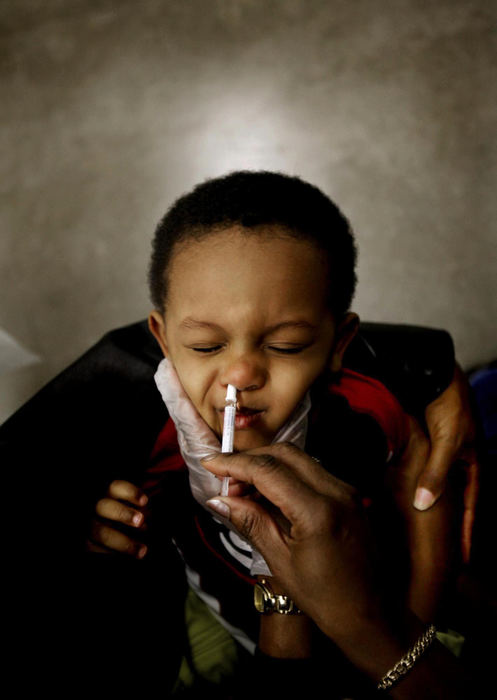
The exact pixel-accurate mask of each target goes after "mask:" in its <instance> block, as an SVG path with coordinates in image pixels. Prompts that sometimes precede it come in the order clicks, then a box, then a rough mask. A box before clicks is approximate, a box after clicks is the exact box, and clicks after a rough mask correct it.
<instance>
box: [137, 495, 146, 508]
mask: <svg viewBox="0 0 497 700" xmlns="http://www.w3.org/2000/svg"><path fill="white" fill-rule="evenodd" d="M138 503H139V504H140V505H141V506H146V505H147V503H148V496H146V495H145V494H143V496H140V500H139V501H138Z"/></svg>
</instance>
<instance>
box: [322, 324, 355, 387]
mask: <svg viewBox="0 0 497 700" xmlns="http://www.w3.org/2000/svg"><path fill="white" fill-rule="evenodd" d="M358 330H359V316H358V315H357V314H354V313H348V314H345V316H344V317H343V319H342V320H341V322H340V323H339V324H338V326H337V329H336V337H335V344H334V347H333V351H332V353H331V356H330V360H329V363H328V367H329V368H330V370H331V371H332V373H333V374H334V373H335V372H339V371H340V370H341V369H342V362H343V356H344V354H345V351H346V350H347V348H348V347H349V344H350V342H351V341H352V339H353V338H354V337H355V335H356V333H357V331H358Z"/></svg>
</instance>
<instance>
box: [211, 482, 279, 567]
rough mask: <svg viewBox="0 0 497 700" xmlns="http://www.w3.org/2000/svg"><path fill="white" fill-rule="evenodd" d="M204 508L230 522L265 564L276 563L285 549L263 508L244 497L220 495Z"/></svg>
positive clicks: (276, 526)
mask: <svg viewBox="0 0 497 700" xmlns="http://www.w3.org/2000/svg"><path fill="white" fill-rule="evenodd" d="M206 505H207V506H208V507H209V508H210V509H211V510H213V511H214V512H215V513H217V514H218V515H220V516H221V517H223V518H226V519H227V520H229V521H230V522H231V524H232V525H233V527H234V528H235V529H236V530H237V532H238V533H239V534H240V535H241V536H242V537H244V538H245V539H246V540H248V541H249V542H250V544H251V545H252V546H253V547H255V548H256V549H257V550H258V551H259V552H260V553H261V554H262V556H263V557H264V558H265V559H266V558H267V559H268V560H269V561H268V563H270V562H274V561H275V560H278V559H279V557H280V556H281V555H282V554H283V551H284V549H285V544H284V540H283V538H282V533H281V532H280V529H279V527H278V525H277V523H276V522H275V521H274V520H273V518H272V516H271V515H270V514H269V513H268V512H267V510H266V509H265V508H263V506H261V505H260V504H259V503H256V502H255V501H252V500H250V499H248V498H237V497H235V496H224V497H216V498H211V499H210V500H208V501H207V503H206Z"/></svg>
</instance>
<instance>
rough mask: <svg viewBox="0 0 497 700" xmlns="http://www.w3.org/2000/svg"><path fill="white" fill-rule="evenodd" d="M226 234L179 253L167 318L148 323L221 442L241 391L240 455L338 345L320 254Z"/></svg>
mask: <svg viewBox="0 0 497 700" xmlns="http://www.w3.org/2000/svg"><path fill="white" fill-rule="evenodd" d="M281 233H282V235H281V237H279V238H274V237H272V238H271V237H269V236H266V235H264V234H253V233H252V234H249V235H247V234H242V233H240V231H239V230H238V229H237V228H236V227H233V228H232V229H229V230H226V231H222V232H216V233H213V234H212V235H208V236H206V237H205V238H203V239H201V240H200V241H194V240H191V239H190V240H188V241H186V242H185V243H182V244H179V245H177V247H176V250H175V253H174V256H173V258H172V261H171V264H170V270H169V278H168V282H169V284H168V289H169V292H168V298H167V303H166V309H165V317H162V316H161V315H160V314H159V313H158V312H153V314H152V315H151V318H150V326H151V329H152V331H153V332H154V334H155V335H156V337H157V339H158V340H159V343H160V344H161V347H162V349H163V352H164V354H165V355H166V356H167V357H168V358H169V359H170V360H171V362H172V363H173V365H174V366H175V368H176V371H177V373H178V376H179V379H180V381H181V383H182V385H183V387H184V389H185V390H186V392H187V394H188V396H189V397H190V399H191V401H192V402H193V404H194V405H195V407H196V409H197V410H198V412H199V413H200V415H201V416H202V418H203V419H204V420H205V421H206V422H207V423H208V425H209V426H210V427H211V428H212V430H213V431H214V432H215V433H216V434H217V435H218V436H221V434H222V430H223V410H224V402H225V395H226V387H227V385H228V384H233V385H234V386H235V387H237V389H238V394H237V396H238V400H239V404H240V410H239V411H238V412H237V418H236V423H235V441H234V447H235V449H236V450H246V449H250V448H254V447H260V446H263V445H268V444H269V443H270V442H271V440H272V439H273V437H274V436H275V434H276V433H277V431H278V430H279V428H280V427H281V426H282V425H283V424H284V423H285V422H286V420H287V419H288V418H289V416H290V415H291V413H292V412H293V410H294V409H295V407H296V406H297V404H298V403H299V401H300V400H301V399H302V398H303V396H304V395H305V393H306V391H307V390H308V389H309V387H310V386H311V384H312V383H313V382H314V380H315V379H316V378H317V377H318V376H319V375H320V374H321V372H322V371H323V370H324V368H325V367H326V365H327V364H329V363H330V361H332V359H333V358H334V359H335V360H336V359H337V356H338V355H340V354H341V352H343V349H344V348H343V343H342V344H341V342H340V339H339V338H338V337H337V336H338V334H337V331H336V328H335V323H334V320H333V316H332V314H331V312H330V311H329V310H328V309H327V308H326V304H325V296H326V295H325V291H326V266H325V263H324V262H323V261H322V257H323V255H322V254H320V252H319V251H318V250H317V249H316V248H315V247H314V246H312V245H311V244H309V243H308V242H306V241H302V240H298V239H294V238H290V237H289V236H287V235H284V231H281Z"/></svg>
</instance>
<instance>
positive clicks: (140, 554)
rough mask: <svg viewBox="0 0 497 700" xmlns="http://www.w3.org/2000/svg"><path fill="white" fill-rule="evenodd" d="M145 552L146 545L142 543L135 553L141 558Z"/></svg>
mask: <svg viewBox="0 0 497 700" xmlns="http://www.w3.org/2000/svg"><path fill="white" fill-rule="evenodd" d="M146 553H147V545H146V544H144V545H143V546H142V547H140V549H139V550H138V554H137V555H136V556H137V557H138V559H143V557H144V556H145V554H146Z"/></svg>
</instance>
